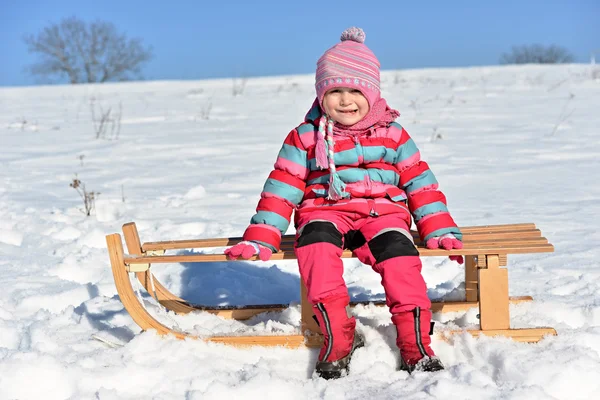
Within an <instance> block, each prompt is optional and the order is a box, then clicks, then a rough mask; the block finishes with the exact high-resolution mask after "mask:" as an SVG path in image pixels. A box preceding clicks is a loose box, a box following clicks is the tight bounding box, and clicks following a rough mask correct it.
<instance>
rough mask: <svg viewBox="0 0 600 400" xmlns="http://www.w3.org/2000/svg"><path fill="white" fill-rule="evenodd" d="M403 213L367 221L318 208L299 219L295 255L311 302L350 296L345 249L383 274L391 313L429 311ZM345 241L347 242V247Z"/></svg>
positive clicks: (405, 217) (425, 290) (382, 281)
mask: <svg viewBox="0 0 600 400" xmlns="http://www.w3.org/2000/svg"><path fill="white" fill-rule="evenodd" d="M407 220H408V221H409V219H408V217H407V216H406V215H405V214H404V213H394V214H386V215H381V216H375V217H371V216H369V217H364V216H360V215H359V214H357V213H353V212H344V211H334V210H317V211H312V212H310V213H306V214H303V215H301V216H300V218H299V220H298V221H297V233H296V242H295V246H294V249H295V252H296V257H297V258H298V264H299V267H300V276H301V278H302V280H303V281H304V284H305V285H306V288H307V291H308V301H309V302H310V303H311V304H313V305H314V304H316V303H318V302H320V301H322V300H324V299H326V298H328V297H330V296H335V295H338V294H347V293H348V289H347V287H346V282H345V281H344V278H343V276H342V275H343V272H344V266H343V263H342V260H341V258H340V257H341V255H342V249H343V248H349V249H351V250H353V251H354V254H355V255H356V256H357V258H358V259H359V260H360V261H361V262H363V263H364V264H367V265H370V266H371V267H372V268H373V269H374V270H375V271H376V272H378V273H379V274H380V275H381V284H382V285H383V288H384V291H385V295H386V303H387V305H388V307H389V308H390V312H391V313H392V314H397V313H401V312H405V311H410V310H413V309H414V308H415V307H419V308H421V309H425V310H426V309H429V308H430V307H431V302H430V300H429V298H428V297H427V286H426V284H425V281H424V279H423V276H422V275H421V267H422V265H421V260H420V258H419V255H418V254H419V253H418V251H417V249H416V248H415V246H414V244H413V241H412V236H411V234H410V232H409V227H408V223H407V222H408V221H407ZM345 242H347V243H345Z"/></svg>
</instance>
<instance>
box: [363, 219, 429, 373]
mask: <svg viewBox="0 0 600 400" xmlns="http://www.w3.org/2000/svg"><path fill="white" fill-rule="evenodd" d="M360 232H361V233H362V235H363V236H364V239H365V243H364V245H362V246H361V247H359V248H358V249H356V250H355V254H356V255H357V256H358V257H359V258H360V259H361V261H363V260H364V261H363V262H368V263H370V264H371V265H372V266H373V269H374V270H375V271H377V272H378V273H379V274H380V275H381V283H382V285H383V288H384V290H385V294H386V303H387V305H388V307H389V309H390V312H391V313H392V322H393V323H394V325H395V326H396V329H397V334H398V336H397V340H396V344H397V345H398V348H399V349H400V354H401V357H402V359H403V361H404V363H405V364H409V365H415V364H417V362H418V361H419V360H421V359H422V358H424V357H426V356H429V357H432V356H434V355H435V354H434V352H433V350H432V349H431V347H430V344H431V338H430V335H429V331H430V323H431V311H430V307H431V302H430V300H429V298H428V297H427V286H426V284H425V280H424V279H423V276H422V275H421V267H422V264H421V259H420V258H419V252H418V251H417V249H416V248H415V246H414V243H413V241H412V236H411V234H410V231H409V228H408V224H407V221H406V216H405V215H404V214H401V213H398V214H390V215H384V216H380V217H377V218H370V219H368V220H367V221H366V222H365V223H364V224H363V225H362V226H361V228H360Z"/></svg>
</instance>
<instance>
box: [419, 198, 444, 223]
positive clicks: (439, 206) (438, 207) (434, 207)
mask: <svg viewBox="0 0 600 400" xmlns="http://www.w3.org/2000/svg"><path fill="white" fill-rule="evenodd" d="M437 212H448V208H447V207H446V205H445V204H444V203H442V202H441V201H434V202H433V203H429V204H425V205H424V206H422V207H419V208H417V209H416V210H415V211H414V213H413V215H414V217H415V222H416V221H418V220H420V219H421V218H423V217H424V216H426V215H429V214H434V213H437Z"/></svg>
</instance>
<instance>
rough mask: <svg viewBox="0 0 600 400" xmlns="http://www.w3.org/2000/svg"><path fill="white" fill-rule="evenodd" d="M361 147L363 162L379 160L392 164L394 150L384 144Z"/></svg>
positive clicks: (394, 157) (394, 158) (394, 154)
mask: <svg viewBox="0 0 600 400" xmlns="http://www.w3.org/2000/svg"><path fill="white" fill-rule="evenodd" d="M362 149H363V159H364V162H365V163H367V162H374V161H380V160H382V161H383V162H387V163H389V164H394V161H395V160H396V151H395V150H394V149H390V148H389V147H385V146H365V147H363V148H362Z"/></svg>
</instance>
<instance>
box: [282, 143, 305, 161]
mask: <svg viewBox="0 0 600 400" xmlns="http://www.w3.org/2000/svg"><path fill="white" fill-rule="evenodd" d="M279 157H282V158H285V159H286V160H289V161H291V162H293V163H296V164H299V165H306V151H305V150H302V149H299V148H297V147H295V146H291V145H289V144H285V143H284V145H283V146H281V150H280V151H279Z"/></svg>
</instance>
